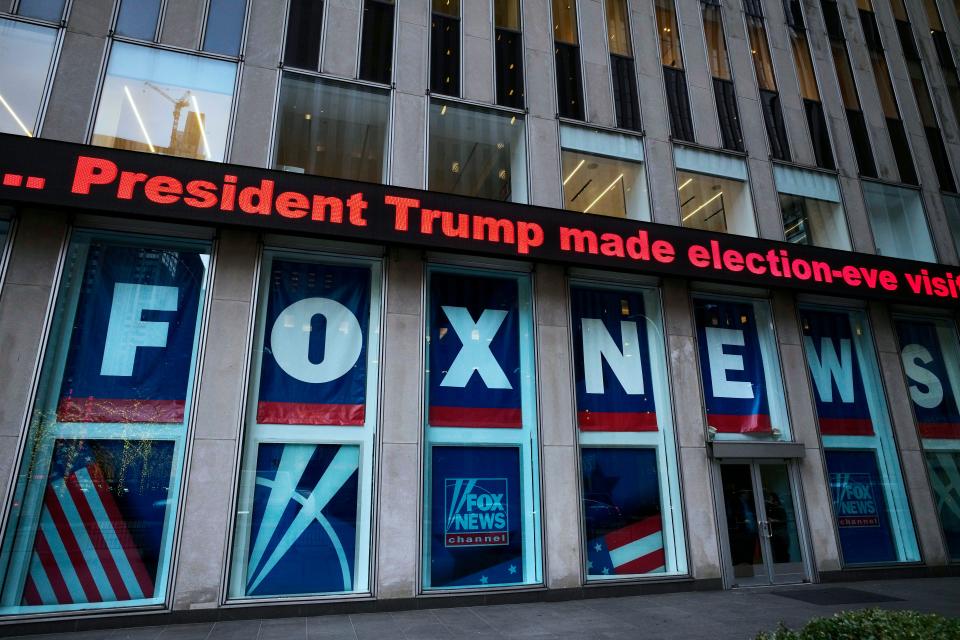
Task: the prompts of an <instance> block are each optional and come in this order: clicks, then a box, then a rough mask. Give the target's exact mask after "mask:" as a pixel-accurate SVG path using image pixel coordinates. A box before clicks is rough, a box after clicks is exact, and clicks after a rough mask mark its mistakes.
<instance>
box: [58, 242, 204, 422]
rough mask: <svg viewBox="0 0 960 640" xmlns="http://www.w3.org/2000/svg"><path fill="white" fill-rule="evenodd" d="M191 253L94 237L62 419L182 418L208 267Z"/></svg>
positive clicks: (66, 377) (71, 350)
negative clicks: (201, 294)
mask: <svg viewBox="0 0 960 640" xmlns="http://www.w3.org/2000/svg"><path fill="white" fill-rule="evenodd" d="M200 255H201V254H200V253H198V252H196V251H175V250H172V249H166V248H162V247H151V246H137V247H131V246H125V245H112V244H109V243H107V242H104V241H93V242H91V243H90V245H89V249H88V253H87V257H86V267H85V269H84V272H83V280H82V283H83V284H82V285H81V289H80V296H79V299H78V300H77V310H76V315H75V317H74V322H73V333H72V334H71V336H70V347H69V352H68V353H67V361H66V366H65V367H64V371H63V383H62V385H61V388H60V400H59V403H58V406H57V419H58V420H59V421H60V422H153V423H176V422H182V421H183V418H184V411H185V407H186V396H187V387H188V384H189V380H190V373H191V371H190V370H191V366H192V363H193V347H194V338H195V336H196V331H197V312H198V310H199V307H200V293H201V290H202V288H203V282H204V274H205V271H206V267H205V265H204V262H203V260H201V257H200Z"/></svg>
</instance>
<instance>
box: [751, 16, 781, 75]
mask: <svg viewBox="0 0 960 640" xmlns="http://www.w3.org/2000/svg"><path fill="white" fill-rule="evenodd" d="M747 32H748V34H749V35H750V50H751V51H752V53H753V68H754V70H755V71H756V73H757V83H758V84H759V85H760V88H761V89H764V90H766V91H776V90H777V81H776V79H774V76H773V62H772V61H771V59H770V49H769V47H768V46H767V30H766V29H765V28H764V26H763V20H762V19H760V18H754V17H747Z"/></svg>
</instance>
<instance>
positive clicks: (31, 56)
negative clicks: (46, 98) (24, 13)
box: [0, 19, 57, 137]
mask: <svg viewBox="0 0 960 640" xmlns="http://www.w3.org/2000/svg"><path fill="white" fill-rule="evenodd" d="M56 40H57V32H56V30H55V29H50V28H48V27H40V26H37V25H33V24H27V23H25V22H14V21H13V20H3V19H0V132H2V133H14V134H17V135H24V136H31V137H32V136H34V135H36V127H37V122H38V121H39V119H40V105H41V104H42V103H43V90H44V87H45V86H46V84H47V77H48V76H49V75H50V66H51V63H52V62H53V49H54V47H55V46H56Z"/></svg>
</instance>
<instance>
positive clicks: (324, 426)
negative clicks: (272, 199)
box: [229, 250, 380, 598]
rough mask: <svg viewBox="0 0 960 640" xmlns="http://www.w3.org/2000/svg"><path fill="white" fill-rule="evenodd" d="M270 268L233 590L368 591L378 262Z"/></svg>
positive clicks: (285, 256) (274, 254)
mask: <svg viewBox="0 0 960 640" xmlns="http://www.w3.org/2000/svg"><path fill="white" fill-rule="evenodd" d="M263 265H264V266H263V269H262V271H261V278H260V291H262V292H263V293H264V295H263V296H261V299H260V302H259V308H258V310H257V313H258V316H257V324H256V330H255V333H254V358H253V367H252V374H251V383H250V389H251V391H250V393H249V396H250V397H249V401H248V406H247V416H246V429H245V433H244V441H245V444H244V454H243V462H242V469H241V474H240V478H241V480H240V490H239V498H238V503H237V520H236V532H235V538H234V545H233V561H232V563H231V573H230V587H229V595H230V597H232V598H248V597H254V598H256V597H274V596H284V595H315V594H322V593H343V592H360V593H362V592H367V591H370V585H369V576H370V540H371V538H370V520H371V518H370V510H371V503H372V499H371V494H372V492H373V446H374V433H375V431H376V418H377V407H376V401H377V374H378V371H377V363H378V361H379V357H378V351H379V342H380V340H379V336H380V331H379V326H380V319H379V318H380V308H379V303H378V301H379V300H380V267H379V263H375V262H371V261H360V260H339V259H332V258H328V259H324V258H319V257H318V258H316V259H313V258H309V259H307V258H305V256H304V254H302V253H284V252H281V251H273V250H270V251H267V252H266V255H265V256H264V262H263ZM304 567H310V570H309V571H304V570H303V569H304Z"/></svg>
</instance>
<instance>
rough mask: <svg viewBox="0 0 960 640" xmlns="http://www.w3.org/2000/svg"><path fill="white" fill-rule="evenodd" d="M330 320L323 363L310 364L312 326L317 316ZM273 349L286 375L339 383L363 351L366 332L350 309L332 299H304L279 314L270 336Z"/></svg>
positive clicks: (307, 379)
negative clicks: (364, 332)
mask: <svg viewBox="0 0 960 640" xmlns="http://www.w3.org/2000/svg"><path fill="white" fill-rule="evenodd" d="M317 315H321V316H323V317H325V318H326V319H327V332H326V335H325V336H324V337H323V345H324V347H323V360H322V361H321V362H318V363H314V362H310V358H309V357H308V353H309V351H310V323H311V320H313V317H314V316H317ZM270 348H271V350H272V351H273V357H274V358H275V359H276V361H277V364H278V365H280V368H281V369H283V370H284V371H285V372H286V373H287V374H289V375H290V376H292V377H294V378H296V379H297V380H300V381H301V382H308V383H312V384H318V383H322V382H330V381H331V380H336V379H337V378H339V377H340V376H342V375H343V374H345V373H346V372H347V371H349V370H350V369H351V368H352V367H353V365H354V364H355V363H356V361H357V358H359V357H360V351H361V350H362V349H363V331H362V330H361V329H360V323H359V322H358V321H357V318H356V316H354V315H353V312H352V311H350V309H348V308H346V307H345V306H343V305H342V304H340V303H339V302H337V301H335V300H330V299H329V298H305V299H304V300H300V301H298V302H294V303H293V304H292V305H290V306H289V307H287V308H286V309H284V310H283V311H282V312H280V315H279V316H278V317H277V320H276V322H274V324H273V330H272V331H271V332H270Z"/></svg>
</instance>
